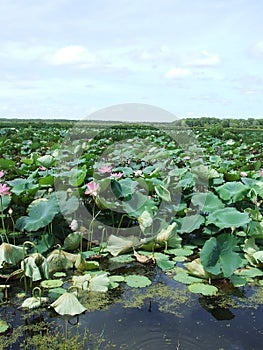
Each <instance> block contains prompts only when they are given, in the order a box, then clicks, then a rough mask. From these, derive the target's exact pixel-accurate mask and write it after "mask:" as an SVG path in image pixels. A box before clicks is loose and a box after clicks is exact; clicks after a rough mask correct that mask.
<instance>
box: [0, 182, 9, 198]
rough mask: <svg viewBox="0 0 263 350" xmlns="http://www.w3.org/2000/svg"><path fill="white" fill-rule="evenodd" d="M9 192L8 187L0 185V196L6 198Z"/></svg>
mask: <svg viewBox="0 0 263 350" xmlns="http://www.w3.org/2000/svg"><path fill="white" fill-rule="evenodd" d="M9 190H10V187H8V186H7V185H6V184H0V196H7V195H9V194H11V193H10V192H9Z"/></svg>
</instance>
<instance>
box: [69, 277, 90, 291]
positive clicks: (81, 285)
mask: <svg viewBox="0 0 263 350" xmlns="http://www.w3.org/2000/svg"><path fill="white" fill-rule="evenodd" d="M90 280H91V275H90V274H85V275H83V276H73V277H72V282H73V286H74V287H76V288H78V289H81V290H88V289H89V281H90Z"/></svg>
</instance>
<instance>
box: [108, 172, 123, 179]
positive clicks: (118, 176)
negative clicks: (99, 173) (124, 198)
mask: <svg viewBox="0 0 263 350" xmlns="http://www.w3.org/2000/svg"><path fill="white" fill-rule="evenodd" d="M110 176H112V177H115V178H116V179H120V178H121V177H122V176H123V173H111V174H110Z"/></svg>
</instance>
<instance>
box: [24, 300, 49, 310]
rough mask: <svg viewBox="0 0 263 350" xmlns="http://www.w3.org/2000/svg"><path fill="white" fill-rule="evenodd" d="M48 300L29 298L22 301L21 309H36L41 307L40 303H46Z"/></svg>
mask: <svg viewBox="0 0 263 350" xmlns="http://www.w3.org/2000/svg"><path fill="white" fill-rule="evenodd" d="M47 301H48V298H45V297H30V298H27V299H25V300H24V301H23V303H22V305H21V306H22V307H23V308H27V309H36V308H38V307H40V306H41V305H42V303H46V302H47Z"/></svg>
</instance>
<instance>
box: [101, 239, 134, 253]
mask: <svg viewBox="0 0 263 350" xmlns="http://www.w3.org/2000/svg"><path fill="white" fill-rule="evenodd" d="M138 244H139V240H138V238H137V237H135V236H129V237H120V236H119V237H118V236H115V235H110V237H109V240H108V245H107V250H108V251H109V252H110V253H111V255H113V256H117V255H119V254H123V253H127V252H128V251H130V250H132V249H133V248H135V247H136V246H137V245H138Z"/></svg>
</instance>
